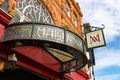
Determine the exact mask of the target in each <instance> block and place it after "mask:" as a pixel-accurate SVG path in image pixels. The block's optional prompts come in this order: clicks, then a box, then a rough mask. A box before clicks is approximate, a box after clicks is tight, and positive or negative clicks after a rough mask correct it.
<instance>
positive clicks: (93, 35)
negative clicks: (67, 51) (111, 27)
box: [85, 29, 106, 48]
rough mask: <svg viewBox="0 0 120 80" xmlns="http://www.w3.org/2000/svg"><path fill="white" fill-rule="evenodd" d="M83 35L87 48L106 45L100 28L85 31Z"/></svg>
mask: <svg viewBox="0 0 120 80" xmlns="http://www.w3.org/2000/svg"><path fill="white" fill-rule="evenodd" d="M85 37H86V43H87V47H88V48H95V47H100V46H105V45H106V44H105V39H104V35H103V30H102V29H99V30H96V31H92V32H89V33H86V34H85Z"/></svg>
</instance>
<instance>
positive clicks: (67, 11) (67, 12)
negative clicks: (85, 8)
mask: <svg viewBox="0 0 120 80" xmlns="http://www.w3.org/2000/svg"><path fill="white" fill-rule="evenodd" d="M65 12H66V14H67V15H68V16H69V17H70V8H69V5H68V3H67V2H66V3H65Z"/></svg>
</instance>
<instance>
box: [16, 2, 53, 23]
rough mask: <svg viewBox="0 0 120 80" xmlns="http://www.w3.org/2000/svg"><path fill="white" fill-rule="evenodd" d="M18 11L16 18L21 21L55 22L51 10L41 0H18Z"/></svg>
mask: <svg viewBox="0 0 120 80" xmlns="http://www.w3.org/2000/svg"><path fill="white" fill-rule="evenodd" d="M16 13H17V18H16V20H17V21H19V22H29V21H32V22H44V23H53V20H52V18H51V16H50V14H49V12H48V11H47V9H46V8H45V6H44V5H43V4H42V2H40V0H18V2H17V8H16ZM18 16H19V18H18ZM14 21H15V20H14Z"/></svg>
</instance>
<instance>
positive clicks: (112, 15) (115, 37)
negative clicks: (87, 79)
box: [75, 0, 120, 80]
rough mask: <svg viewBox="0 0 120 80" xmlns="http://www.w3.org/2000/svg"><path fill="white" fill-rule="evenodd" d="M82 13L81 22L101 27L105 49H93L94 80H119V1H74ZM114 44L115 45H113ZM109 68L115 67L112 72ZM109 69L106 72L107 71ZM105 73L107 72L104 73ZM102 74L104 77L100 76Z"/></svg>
mask: <svg viewBox="0 0 120 80" xmlns="http://www.w3.org/2000/svg"><path fill="white" fill-rule="evenodd" d="M75 1H76V2H78V3H79V6H80V8H81V11H82V13H83V18H82V22H83V23H86V22H89V23H90V24H91V26H97V27H103V26H101V25H102V24H104V25H105V29H104V34H105V40H106V42H107V46H106V47H102V48H97V49H95V59H96V65H95V73H96V74H95V75H96V80H120V72H117V71H118V68H119V71H120V43H119V42H120V22H119V21H120V0H75ZM115 42H116V43H115ZM111 67H113V68H114V67H117V69H114V70H115V71H112V68H111ZM109 68H111V71H109V72H108V70H107V69H109ZM105 71H107V72H106V73H105ZM102 74H104V75H102Z"/></svg>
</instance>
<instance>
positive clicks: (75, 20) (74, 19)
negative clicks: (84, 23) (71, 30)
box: [72, 14, 77, 26]
mask: <svg viewBox="0 0 120 80" xmlns="http://www.w3.org/2000/svg"><path fill="white" fill-rule="evenodd" d="M72 21H73V24H74V25H75V26H77V18H76V16H75V14H73V20H72Z"/></svg>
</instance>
